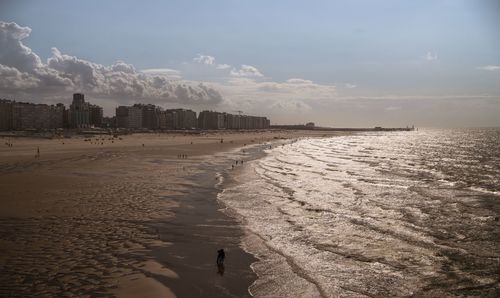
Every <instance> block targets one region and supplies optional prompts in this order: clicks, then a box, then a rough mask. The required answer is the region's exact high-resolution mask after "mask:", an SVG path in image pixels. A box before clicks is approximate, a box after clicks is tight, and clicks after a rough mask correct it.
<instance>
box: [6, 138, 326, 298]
mask: <svg viewBox="0 0 500 298" xmlns="http://www.w3.org/2000/svg"><path fill="white" fill-rule="evenodd" d="M311 134H312V135H315V136H317V135H320V134H322V133H319V134H318V133H313V132H279V131H269V132H253V133H229V132H225V133H212V134H206V135H200V136H188V135H186V136H182V135H178V134H161V135H158V134H144V135H131V136H125V137H123V139H122V140H118V139H114V140H111V139H108V137H106V139H103V138H102V137H100V138H99V140H96V137H93V138H92V139H91V141H88V140H87V141H84V139H83V138H72V139H62V140H46V139H27V138H22V139H13V140H7V139H1V140H2V144H1V145H0V267H1V268H0V270H1V272H2V274H1V275H0V296H1V297H25V296H37V297H40V296H59V297H62V296H68V297H73V296H92V297H100V296H102V297H108V296H118V297H159V296H161V297H173V296H178V297H199V296H205V297H213V296H238V297H242V296H248V295H249V294H248V287H249V286H250V285H251V284H252V282H253V281H254V280H255V278H256V276H255V274H254V273H253V272H252V271H251V269H250V264H251V263H252V262H253V261H254V258H253V256H251V255H249V254H247V253H246V252H244V251H243V250H242V249H241V248H240V242H241V236H242V235H243V231H242V229H241V227H240V226H239V225H238V224H237V222H236V221H235V220H233V219H232V218H230V217H228V216H227V215H225V214H224V212H221V209H222V208H223V206H220V205H219V204H218V202H217V200H216V195H217V192H218V190H217V188H215V187H214V185H215V183H216V182H217V179H216V176H215V174H216V172H220V171H224V170H226V171H227V170H228V169H230V164H231V160H230V158H231V154H230V153H227V154H221V152H230V151H232V150H235V149H237V148H242V147H244V146H245V144H246V146H248V145H250V144H258V143H265V142H268V141H272V140H274V139H275V138H296V137H300V136H308V135H311ZM221 138H223V139H224V143H221V142H220V139H221ZM5 142H13V143H14V146H13V147H8V146H6V145H4V143H5ZM143 144H144V145H143ZM38 147H39V148H40V153H41V157H40V158H35V153H36V150H37V148H38ZM217 153H218V154H217ZM179 154H187V155H188V158H187V159H180V158H178V155H179ZM219 248H224V249H225V250H226V266H225V270H224V274H223V275H220V274H218V273H217V267H216V265H215V258H216V251H217V250H218V249H219Z"/></svg>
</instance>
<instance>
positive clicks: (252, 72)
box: [230, 64, 263, 77]
mask: <svg viewBox="0 0 500 298" xmlns="http://www.w3.org/2000/svg"><path fill="white" fill-rule="evenodd" d="M230 74H231V76H233V77H263V75H262V73H260V71H259V70H258V69H257V68H255V67H253V66H251V65H245V64H243V65H241V67H240V69H236V68H233V69H232V70H231V72H230Z"/></svg>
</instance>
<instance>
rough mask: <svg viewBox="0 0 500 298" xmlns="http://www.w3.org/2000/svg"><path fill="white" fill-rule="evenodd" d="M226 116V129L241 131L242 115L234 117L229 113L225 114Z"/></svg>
mask: <svg viewBox="0 0 500 298" xmlns="http://www.w3.org/2000/svg"><path fill="white" fill-rule="evenodd" d="M223 115H224V127H225V128H227V129H240V119H241V116H240V115H233V114H228V113H223Z"/></svg>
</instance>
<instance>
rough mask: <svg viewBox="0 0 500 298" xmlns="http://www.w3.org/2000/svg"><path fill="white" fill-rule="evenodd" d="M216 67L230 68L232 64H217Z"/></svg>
mask: <svg viewBox="0 0 500 298" xmlns="http://www.w3.org/2000/svg"><path fill="white" fill-rule="evenodd" d="M215 68H216V69H229V68H231V65H229V64H217V66H216V67H215Z"/></svg>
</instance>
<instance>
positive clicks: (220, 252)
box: [217, 248, 226, 266]
mask: <svg viewBox="0 0 500 298" xmlns="http://www.w3.org/2000/svg"><path fill="white" fill-rule="evenodd" d="M225 258H226V254H225V253H224V249H223V248H221V249H219V250H218V251H217V265H219V266H220V265H224V259H225Z"/></svg>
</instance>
